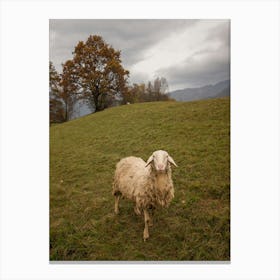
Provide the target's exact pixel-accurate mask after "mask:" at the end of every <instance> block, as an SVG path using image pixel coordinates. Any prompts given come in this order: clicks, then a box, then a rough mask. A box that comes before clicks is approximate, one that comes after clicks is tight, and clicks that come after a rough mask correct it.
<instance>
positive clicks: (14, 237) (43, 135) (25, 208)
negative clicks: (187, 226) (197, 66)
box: [0, 0, 280, 280]
mask: <svg viewBox="0 0 280 280" xmlns="http://www.w3.org/2000/svg"><path fill="white" fill-rule="evenodd" d="M49 18H203V19H205V18H227V19H228V18H229V19H231V39H232V40H231V52H232V56H231V58H232V60H231V70H232V72H231V82H232V83H231V86H232V88H231V90H232V91H231V92H232V96H231V101H232V107H231V110H232V111H231V120H232V123H231V135H232V140H231V170H232V172H231V176H232V180H231V198H232V212H231V214H232V216H231V225H232V229H231V238H232V239H231V244H232V250H231V264H227V265H225V264H216V265H212V264H208V265H204V264H195V265H194V264H175V265H173V264H172V265H145V264H142V265H137V264H130V265H124V264H121V265H113V264H99V265H97V264H91V265H77V264H76V265H71V264H69V265H68V264H67V265H56V264H53V265H51V264H49V261H48V257H49V255H48V80H47V77H48V44H49V42H48V39H49V38H48V24H49ZM279 31H280V30H279V2H278V1H267V0H266V1H226V2H225V1H142V2H139V1H130V2H129V1H103V2H97V1H92V2H89V1H85V2H82V1H71V2H66V1H61V2H58V1H48V2H45V1H40V2H39V1H38V2H35V1H2V2H1V193H0V195H1V244H0V248H1V255H0V256H1V267H0V271H1V272H0V273H1V274H0V275H1V279H30V280H31V279H34V280H35V279H36V280H37V279H112V278H113V279H122V280H125V279H131V278H133V279H162V280H164V279H279V276H280V273H279V263H280V259H279V236H280V234H279V221H280V219H279V175H278V172H279V170H280V169H279V96H278V94H279V77H280V75H279V50H280V46H279V34H280V32H279Z"/></svg>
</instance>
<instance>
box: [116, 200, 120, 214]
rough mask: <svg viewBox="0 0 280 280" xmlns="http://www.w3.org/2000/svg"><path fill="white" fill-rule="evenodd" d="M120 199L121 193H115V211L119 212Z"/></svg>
mask: <svg viewBox="0 0 280 280" xmlns="http://www.w3.org/2000/svg"><path fill="white" fill-rule="evenodd" d="M119 200H120V195H115V213H116V214H119Z"/></svg>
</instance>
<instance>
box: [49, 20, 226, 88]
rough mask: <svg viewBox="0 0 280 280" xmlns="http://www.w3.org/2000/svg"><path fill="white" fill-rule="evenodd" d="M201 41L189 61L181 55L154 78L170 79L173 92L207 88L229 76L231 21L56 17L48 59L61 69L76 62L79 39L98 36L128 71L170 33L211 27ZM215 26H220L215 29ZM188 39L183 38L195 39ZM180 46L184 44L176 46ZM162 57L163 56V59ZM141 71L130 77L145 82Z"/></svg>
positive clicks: (51, 21)
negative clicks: (73, 54) (205, 86)
mask: <svg viewBox="0 0 280 280" xmlns="http://www.w3.org/2000/svg"><path fill="white" fill-rule="evenodd" d="M207 22H209V29H206V31H204V32H205V34H203V36H204V37H203V41H202V43H201V44H200V45H197V47H196V48H195V50H194V51H193V53H192V54H190V55H189V56H188V57H187V58H186V57H185V56H182V62H181V63H180V64H179V65H172V66H170V67H163V68H161V69H158V70H157V71H156V73H154V74H155V75H158V76H164V77H166V78H167V80H168V82H169V85H170V89H171V90H173V89H178V88H183V87H192V86H193V87H194V86H203V85H205V84H208V83H216V82H219V81H221V80H224V79H228V78H229V64H230V45H229V44H230V40H229V36H230V21H229V20H216V21H213V20H183V19H180V20H179V19H175V20H124V19H121V20H115V19H114V20H113V19H112V20H98V19H93V20H92V19H88V20H81V19H79V20H70V19H69V20H64V19H63V20H62V19H52V20H50V22H49V28H50V60H52V61H53V63H54V65H55V66H56V68H57V69H58V71H61V63H64V62H65V61H66V60H67V59H71V58H72V51H73V50H74V47H75V46H76V45H77V43H78V42H79V41H81V40H82V41H85V40H86V39H87V38H88V37H89V35H91V34H96V35H100V36H102V37H103V38H104V40H105V41H106V42H107V43H108V44H110V45H112V46H113V47H114V48H115V49H118V50H121V53H122V55H121V59H122V62H123V65H124V67H125V68H126V69H128V70H130V69H131V68H132V66H133V65H135V64H136V63H139V62H140V61H142V60H145V59H147V55H148V52H147V51H148V50H149V49H150V48H151V47H153V46H154V45H156V44H159V43H160V42H161V41H162V40H164V39H165V38H168V37H170V36H171V35H174V34H175V35H176V34H180V32H182V31H184V30H186V29H188V28H189V29H190V30H191V29H192V28H196V27H197V26H199V25H200V24H201V23H203V24H206V25H207V24H208V23H207ZM213 22H216V23H217V24H215V25H214V27H213V24H212V23H213ZM191 39H192V38H186V39H185V40H191ZM178 44H180V42H178ZM163 59H164V58H163ZM145 70H146V69H143V72H141V73H140V72H137V73H131V79H130V81H131V83H133V82H141V81H145V82H147V81H146V79H147V77H148V75H147V74H146V73H145Z"/></svg>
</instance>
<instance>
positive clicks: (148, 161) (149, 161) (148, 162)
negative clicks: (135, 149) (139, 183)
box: [146, 155, 154, 167]
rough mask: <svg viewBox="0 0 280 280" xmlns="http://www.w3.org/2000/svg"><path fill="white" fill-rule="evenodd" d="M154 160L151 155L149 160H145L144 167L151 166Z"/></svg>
mask: <svg viewBox="0 0 280 280" xmlns="http://www.w3.org/2000/svg"><path fill="white" fill-rule="evenodd" d="M153 160H154V157H153V155H151V156H150V157H149V159H148V160H147V162H146V167H147V166H148V165H149V164H151V162H152V161H153Z"/></svg>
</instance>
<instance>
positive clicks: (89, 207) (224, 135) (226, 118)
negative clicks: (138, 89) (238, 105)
mask: <svg viewBox="0 0 280 280" xmlns="http://www.w3.org/2000/svg"><path fill="white" fill-rule="evenodd" d="M229 130H230V103H229V98H219V99H211V100H203V101H196V102H187V103H183V102H181V103H180V102H154V103H142V104H139V103H138V104H133V105H124V106H120V107H114V108H110V109H107V110H105V111H103V112H98V113H96V114H92V115H88V116H85V117H82V118H79V119H76V120H73V121H69V122H67V123H64V124H58V125H54V126H51V127H50V260H75V261H79V260H155V261H159V260H229V259H230V186H229V184H230V170H229V167H230V138H229V133H230V131H229ZM158 149H164V150H167V151H168V152H169V153H170V155H172V157H173V158H174V160H175V161H176V163H177V164H178V168H174V169H173V181H174V186H175V198H174V200H173V201H172V203H171V205H170V207H169V208H168V209H161V210H158V211H156V213H155V217H154V226H153V227H152V228H151V229H150V239H149V240H148V241H147V242H145V243H144V242H143V240H142V233H143V218H142V217H138V216H136V215H135V214H134V211H133V203H132V202H130V201H127V200H122V201H121V203H120V214H119V215H118V216H116V215H115V214H114V213H113V207H114V199H113V196H112V193H111V190H112V179H113V173H114V169H115V164H116V163H117V162H118V161H119V160H120V159H121V158H122V157H125V156H129V155H134V156H139V157H142V158H143V159H145V160H146V159H147V158H148V157H149V156H150V154H151V153H152V152H153V151H154V150H158Z"/></svg>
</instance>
